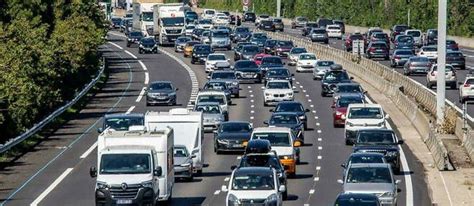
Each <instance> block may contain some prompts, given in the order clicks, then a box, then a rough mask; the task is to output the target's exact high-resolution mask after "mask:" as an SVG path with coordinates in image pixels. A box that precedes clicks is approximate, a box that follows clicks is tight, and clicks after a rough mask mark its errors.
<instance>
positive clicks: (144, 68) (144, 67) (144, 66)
mask: <svg viewBox="0 0 474 206" xmlns="http://www.w3.org/2000/svg"><path fill="white" fill-rule="evenodd" d="M138 63H140V66H142V69H143V70H144V71H146V70H148V68H147V67H146V65H145V64H144V63H143V62H142V60H138Z"/></svg>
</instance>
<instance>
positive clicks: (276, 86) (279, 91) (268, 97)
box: [263, 80, 295, 106]
mask: <svg viewBox="0 0 474 206" xmlns="http://www.w3.org/2000/svg"><path fill="white" fill-rule="evenodd" d="M263 95H264V101H263V105H265V106H267V105H270V104H276V103H278V102H281V101H293V100H294V98H295V97H294V91H293V87H292V86H291V83H290V81H288V80H271V81H268V82H267V84H266V85H265V87H264V88H263Z"/></svg>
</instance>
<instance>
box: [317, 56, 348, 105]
mask: <svg viewBox="0 0 474 206" xmlns="http://www.w3.org/2000/svg"><path fill="white" fill-rule="evenodd" d="M351 79H352V77H349V75H348V74H347V72H346V70H344V69H343V68H342V66H341V65H339V64H333V65H331V66H330V67H329V71H327V72H326V74H324V77H323V79H322V80H321V87H322V89H321V96H323V97H325V96H327V95H328V94H334V91H335V89H336V88H337V84H339V83H350V82H351Z"/></svg>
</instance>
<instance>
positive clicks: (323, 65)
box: [316, 61, 334, 67]
mask: <svg viewBox="0 0 474 206" xmlns="http://www.w3.org/2000/svg"><path fill="white" fill-rule="evenodd" d="M333 64H334V62H333V61H318V62H316V65H317V66H320V67H329V66H331V65H333Z"/></svg>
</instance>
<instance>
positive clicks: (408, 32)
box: [405, 31, 421, 37]
mask: <svg viewBox="0 0 474 206" xmlns="http://www.w3.org/2000/svg"><path fill="white" fill-rule="evenodd" d="M405 33H406V35H410V36H412V37H420V36H421V32H420V31H407V32H405Z"/></svg>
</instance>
